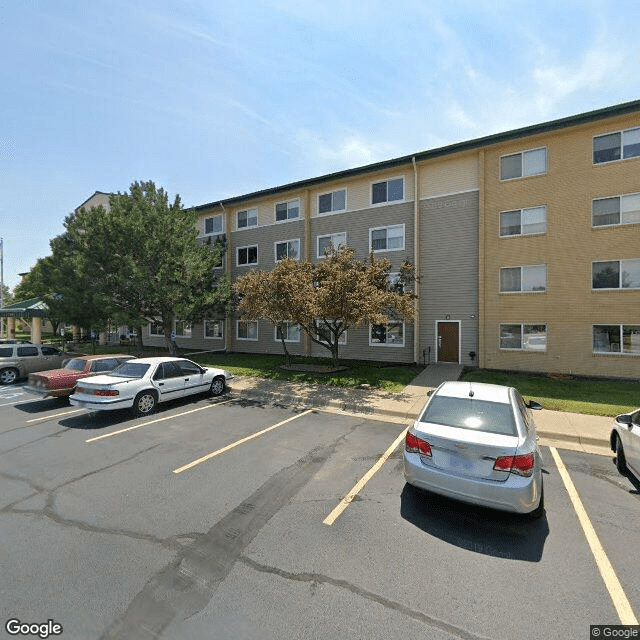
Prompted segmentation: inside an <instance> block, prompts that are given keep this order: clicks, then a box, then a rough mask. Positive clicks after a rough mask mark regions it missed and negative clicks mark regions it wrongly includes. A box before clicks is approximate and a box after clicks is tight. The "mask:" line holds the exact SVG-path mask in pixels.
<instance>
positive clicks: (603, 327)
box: [593, 324, 640, 356]
mask: <svg viewBox="0 0 640 640" xmlns="http://www.w3.org/2000/svg"><path fill="white" fill-rule="evenodd" d="M593 352H594V353H622V354H625V353H626V354H629V355H635V356H640V325H638V324H636V325H633V324H631V325H630V324H594V325H593Z"/></svg>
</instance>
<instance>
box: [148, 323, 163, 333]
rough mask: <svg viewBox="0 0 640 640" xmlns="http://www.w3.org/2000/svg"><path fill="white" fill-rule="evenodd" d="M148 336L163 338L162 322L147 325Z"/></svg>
mask: <svg viewBox="0 0 640 640" xmlns="http://www.w3.org/2000/svg"><path fill="white" fill-rule="evenodd" d="M149 335H150V336H163V335H164V327H163V326H162V322H151V323H149Z"/></svg>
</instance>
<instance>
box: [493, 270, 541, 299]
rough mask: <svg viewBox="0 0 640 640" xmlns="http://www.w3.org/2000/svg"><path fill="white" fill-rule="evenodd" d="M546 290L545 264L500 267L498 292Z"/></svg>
mask: <svg viewBox="0 0 640 640" xmlns="http://www.w3.org/2000/svg"><path fill="white" fill-rule="evenodd" d="M546 290H547V265H546V264H535V265H531V266H527V267H503V268H502V269H500V292H501V293H513V292H526V291H546Z"/></svg>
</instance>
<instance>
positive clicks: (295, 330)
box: [275, 322, 300, 342]
mask: <svg viewBox="0 0 640 640" xmlns="http://www.w3.org/2000/svg"><path fill="white" fill-rule="evenodd" d="M283 336H284V341H285V342H300V326H299V325H297V324H293V323H291V322H284V323H283V324H282V327H276V328H275V341H276V342H280V341H281V340H282V337H283Z"/></svg>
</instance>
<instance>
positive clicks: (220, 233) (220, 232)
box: [202, 213, 224, 238]
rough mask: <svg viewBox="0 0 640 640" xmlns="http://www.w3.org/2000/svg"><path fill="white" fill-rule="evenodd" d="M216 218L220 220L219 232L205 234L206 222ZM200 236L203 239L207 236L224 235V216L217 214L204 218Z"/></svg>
mask: <svg viewBox="0 0 640 640" xmlns="http://www.w3.org/2000/svg"><path fill="white" fill-rule="evenodd" d="M216 218H219V219H220V231H211V232H209V233H207V220H215V219H216ZM202 231H203V233H202V236H203V237H205V238H206V237H208V236H220V235H222V234H223V233H224V214H222V213H218V214H216V215H215V216H208V217H206V218H204V220H203V221H202Z"/></svg>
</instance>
